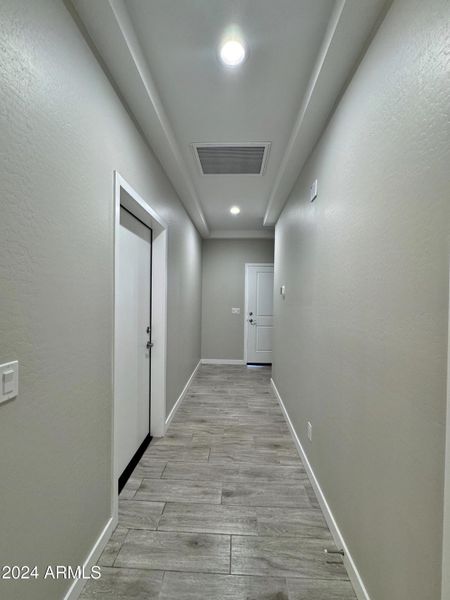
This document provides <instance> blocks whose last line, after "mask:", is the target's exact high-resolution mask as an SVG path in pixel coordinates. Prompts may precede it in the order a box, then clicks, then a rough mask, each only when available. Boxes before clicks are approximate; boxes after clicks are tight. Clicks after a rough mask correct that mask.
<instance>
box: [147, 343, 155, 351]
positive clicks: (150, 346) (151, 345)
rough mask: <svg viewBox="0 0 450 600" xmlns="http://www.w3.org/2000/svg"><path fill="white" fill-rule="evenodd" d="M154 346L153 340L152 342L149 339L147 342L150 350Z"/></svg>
mask: <svg viewBox="0 0 450 600" xmlns="http://www.w3.org/2000/svg"><path fill="white" fill-rule="evenodd" d="M153 346H154V343H153V342H150V341H148V342H147V348H148V349H149V350H150V348H153Z"/></svg>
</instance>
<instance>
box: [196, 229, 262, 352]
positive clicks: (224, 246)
mask: <svg viewBox="0 0 450 600" xmlns="http://www.w3.org/2000/svg"><path fill="white" fill-rule="evenodd" d="M247 262H259V263H261V262H267V263H272V262H273V240H264V239H259V240H258V239H250V240H239V239H236V240H220V239H219V240H215V239H212V240H203V277H202V281H203V283H202V358H227V359H234V360H242V359H243V358H244V318H245V314H244V310H245V306H244V297H245V263H247ZM233 306H235V307H240V309H241V314H240V315H233V314H231V308H232V307H233Z"/></svg>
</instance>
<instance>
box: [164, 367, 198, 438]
mask: <svg viewBox="0 0 450 600" xmlns="http://www.w3.org/2000/svg"><path fill="white" fill-rule="evenodd" d="M201 364H202V361H201V360H199V361H198V363H197V366H196V367H195V369H194V370H193V371H192V373H191V376H190V377H189V379H188V380H187V382H186V385H185V386H184V388H183V391H182V392H181V394H180V395H179V396H178V400H177V401H176V402H175V404H174V405H173V408H172V410H171V411H170V413H169V414H168V415H167V419H166V431H167V428H168V427H169V425H170V422H171V421H172V419H173V418H174V416H175V413H176V412H177V410H178V409H179V408H180V404H181V403H182V402H183V399H184V397H185V396H186V393H187V391H188V389H189V386H190V385H191V381H192V380H193V379H194V377H195V374H196V373H197V371H198V369H199V367H200V365H201Z"/></svg>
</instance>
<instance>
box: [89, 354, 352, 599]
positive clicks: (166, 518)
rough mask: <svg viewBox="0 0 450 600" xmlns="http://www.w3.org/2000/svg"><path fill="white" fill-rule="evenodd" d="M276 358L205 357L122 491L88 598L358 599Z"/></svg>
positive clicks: (90, 584)
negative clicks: (275, 372)
mask: <svg viewBox="0 0 450 600" xmlns="http://www.w3.org/2000/svg"><path fill="white" fill-rule="evenodd" d="M270 374H271V372H270V369H269V368H267V367H264V368H247V367H244V366H224V365H220V366H218V365H203V366H201V367H200V369H199V371H198V372H197V375H196V377H195V379H194V380H193V382H192V384H191V387H190V388H189V391H188V394H187V396H186V398H185V400H184V402H183V403H182V405H181V406H180V408H179V410H178V412H177V413H176V415H175V418H174V420H173V422H172V424H171V425H170V428H169V431H168V433H167V435H166V437H165V438H162V439H159V440H155V441H154V442H152V444H151V445H150V447H149V448H148V449H147V451H146V452H145V455H144V456H143V458H142V459H141V461H140V463H139V465H138V466H137V468H136V469H135V471H134V473H133V475H132V477H131V478H130V480H129V481H128V483H127V485H126V487H125V488H124V490H123V491H122V494H121V497H120V505H119V526H118V527H117V529H116V531H115V533H114V534H113V537H112V539H111V540H110V542H109V543H108V545H107V547H106V548H105V550H104V552H103V554H102V556H101V559H100V563H99V564H100V565H102V578H101V579H100V580H99V581H97V582H96V581H91V582H90V583H89V584H88V585H87V586H86V588H85V590H84V592H83V594H82V596H81V598H82V600H94V599H98V598H103V597H105V598H106V597H108V598H112V599H117V600H118V599H119V598H120V600H127V599H133V600H144V599H145V600H150V599H153V598H158V599H159V600H197V599H201V598H204V599H208V600H226V599H230V600H231V599H233V600H270V599H272V600H284V599H289V600H352V599H353V598H355V596H354V593H353V591H352V587H351V585H350V583H349V581H348V577H347V574H346V571H345V569H344V567H343V565H342V563H341V561H340V558H334V557H332V558H331V560H330V563H331V562H332V563H333V564H330V563H329V562H327V557H326V555H325V554H324V551H323V550H324V548H325V547H329V546H332V545H333V542H332V538H331V535H330V533H329V530H328V528H327V526H326V523H325V521H324V519H323V516H322V513H321V510H320V508H319V505H318V503H317V500H316V498H315V495H314V492H313V489H312V487H311V485H310V483H309V480H308V478H307V475H306V472H305V469H304V467H303V465H302V463H301V461H300V459H299V457H298V454H297V451H296V449H295V446H294V444H293V442H292V439H291V436H290V434H289V431H288V429H287V426H286V423H285V421H284V417H283V415H282V413H281V410H280V408H279V406H278V404H277V401H276V399H275V397H274V394H273V392H272V390H271V386H270Z"/></svg>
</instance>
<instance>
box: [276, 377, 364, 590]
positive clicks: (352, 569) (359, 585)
mask: <svg viewBox="0 0 450 600" xmlns="http://www.w3.org/2000/svg"><path fill="white" fill-rule="evenodd" d="M270 382H271V384H272V388H273V390H274V392H275V395H276V397H277V400H278V403H279V404H280V407H281V410H282V412H283V415H284V418H285V419H286V423H287V425H288V427H289V431H290V432H291V435H292V439H293V440H294V444H295V446H296V448H297V452H298V453H299V455H300V458H301V460H302V462H303V465H304V466H305V469H306V472H307V474H308V477H309V480H310V482H311V485H312V487H313V488H314V491H315V493H316V496H317V499H318V501H319V504H320V506H321V508H322V512H323V514H324V517H325V520H326V522H327V524H328V527H329V528H330V531H331V535H332V536H333V539H334V541H335V544H336V546H338V548H342V549H343V550H344V553H345V555H344V564H345V568H346V569H347V572H348V575H349V577H350V581H351V582H352V585H353V587H354V589H355V593H356V597H357V598H358V600H370V596H369V594H368V592H367V590H366V588H365V586H364V583H363V580H362V578H361V575H360V574H359V572H358V569H357V568H356V565H355V562H354V560H353V558H352V556H351V554H350V552H349V550H348V547H347V544H346V543H345V540H344V538H343V536H342V533H341V531H340V529H339V527H338V525H337V523H336V519H335V518H334V516H333V513H332V512H331V508H330V506H329V504H328V502H327V499H326V498H325V494H324V493H323V491H322V488H321V487H320V484H319V481H318V480H317V477H316V475H315V473H314V471H313V468H312V466H311V464H310V462H309V460H308V457H307V456H306V453H305V451H304V450H303V446H302V444H301V442H300V439H299V437H298V435H297V433H296V431H295V429H294V426H293V424H292V421H291V419H290V417H289V414H288V412H287V410H286V407H285V406H284V403H283V400H282V399H281V396H280V394H279V392H278V390H277V386H276V385H275V382H274V380H273V379H271V380H270Z"/></svg>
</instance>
